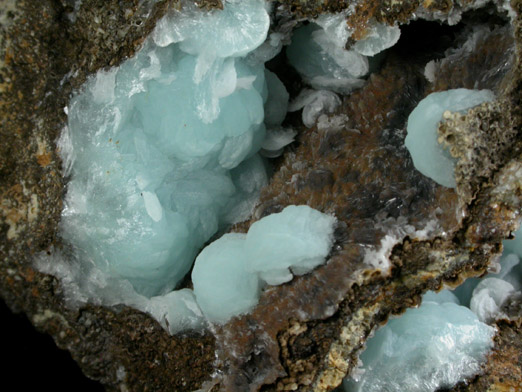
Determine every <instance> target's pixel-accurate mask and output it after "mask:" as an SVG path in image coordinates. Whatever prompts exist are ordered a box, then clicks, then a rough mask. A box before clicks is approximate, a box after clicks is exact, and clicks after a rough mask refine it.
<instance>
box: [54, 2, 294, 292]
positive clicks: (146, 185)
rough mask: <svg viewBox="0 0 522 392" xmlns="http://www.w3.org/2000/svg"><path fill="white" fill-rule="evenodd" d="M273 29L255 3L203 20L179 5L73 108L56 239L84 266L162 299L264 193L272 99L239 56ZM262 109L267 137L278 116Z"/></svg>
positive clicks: (257, 71) (257, 66)
mask: <svg viewBox="0 0 522 392" xmlns="http://www.w3.org/2000/svg"><path fill="white" fill-rule="evenodd" d="M269 24H270V20H269V16H268V13H267V10H266V5H265V2H264V1H261V0H242V1H229V2H227V3H226V6H225V8H224V10H222V11H221V10H216V11H211V12H202V11H200V10H199V9H197V8H196V7H195V6H193V5H190V4H189V3H188V2H187V3H186V4H185V5H184V7H183V10H182V12H178V13H176V14H174V15H172V16H170V17H166V18H164V19H162V20H161V21H160V22H159V23H158V26H157V28H156V30H155V31H154V33H153V34H152V38H149V39H148V40H147V41H146V43H145V44H144V47H143V49H141V50H140V51H139V52H138V53H137V55H136V56H135V57H133V58H132V59H129V60H127V61H125V62H124V63H123V64H122V65H121V66H120V67H118V68H113V69H110V70H107V71H100V72H98V74H97V75H95V76H94V77H92V78H90V79H89V80H88V81H87V83H86V84H85V85H84V87H83V88H82V90H81V91H80V92H79V93H78V94H76V95H75V96H74V97H73V98H72V100H71V102H70V105H69V107H68V127H67V132H66V133H64V135H63V137H62V149H63V156H64V160H65V161H66V163H67V164H68V165H69V170H70V172H69V173H70V182H69V185H68V192H67V197H66V205H65V209H64V212H63V220H62V234H63V236H64V238H65V239H66V240H68V241H69V242H70V243H71V244H73V245H74V246H75V248H76V249H78V252H80V253H81V257H82V259H83V260H87V262H91V263H93V264H94V265H96V267H97V268H99V269H100V270H101V271H103V272H104V273H108V274H110V275H112V276H117V277H120V278H122V279H127V280H129V281H130V282H131V283H132V285H133V286H134V288H135V289H136V290H137V291H138V292H139V293H141V294H144V295H146V296H153V295H158V294H163V293H166V292H168V291H169V290H171V289H172V288H173V287H175V286H176V284H177V283H178V282H179V281H180V280H181V279H182V278H183V277H184V276H185V274H186V273H187V271H188V270H189V269H190V267H191V264H192V262H193V260H194V257H195V256H196V254H197V252H198V251H199V249H200V248H201V247H202V246H203V244H204V243H205V242H207V241H208V240H209V239H210V238H211V237H212V236H213V235H214V234H215V233H216V232H217V231H218V230H219V229H220V228H223V227H224V226H225V225H227V224H230V223H233V222H237V221H240V220H242V219H245V218H246V217H248V215H249V214H250V212H251V210H252V207H253V204H254V203H255V201H256V197H257V195H258V192H259V189H260V188H261V187H262V186H263V185H265V184H266V182H267V175H266V170H265V167H264V164H263V162H262V160H261V158H260V157H259V155H258V154H257V151H258V150H259V149H260V148H261V145H262V144H263V141H264V139H265V124H264V111H265V104H266V99H267V96H268V88H267V83H266V80H265V69H264V64H262V63H253V62H252V61H249V62H247V61H246V60H245V56H246V55H247V54H248V53H250V52H251V51H253V50H254V49H256V48H257V47H258V46H259V45H261V44H262V43H263V42H264V41H265V39H266V36H267V32H268V27H269ZM269 78H270V79H271V84H272V85H277V81H274V80H273V79H274V78H276V76H275V75H272V74H269ZM278 88H279V89H281V86H279V85H278ZM281 94H282V93H279V96H281ZM282 99H283V100H284V99H285V98H284V94H283V97H282ZM283 104H284V102H283ZM269 110H270V113H271V116H270V125H271V126H275V125H276V124H275V123H277V122H278V121H282V117H283V116H282V115H281V114H280V113H276V112H275V108H272V107H269ZM280 147H281V146H280V143H279V144H278V145H277V148H280ZM265 148H266V147H265Z"/></svg>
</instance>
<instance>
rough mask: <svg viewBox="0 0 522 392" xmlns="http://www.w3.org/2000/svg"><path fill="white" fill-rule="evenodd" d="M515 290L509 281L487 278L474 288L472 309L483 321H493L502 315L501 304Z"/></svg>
mask: <svg viewBox="0 0 522 392" xmlns="http://www.w3.org/2000/svg"><path fill="white" fill-rule="evenodd" d="M514 292H515V288H514V287H513V285H512V284H511V283H509V282H506V281H505V280H502V279H498V278H486V279H483V280H481V282H480V283H479V284H478V285H477V287H475V289H474V290H473V295H472V297H471V302H470V305H469V306H470V309H471V310H472V312H473V313H475V314H476V315H477V316H478V318H479V319H480V320H481V321H484V322H491V321H493V320H495V319H496V318H498V317H500V316H502V311H501V309H500V308H501V306H502V304H503V303H504V301H505V300H506V299H507V298H508V297H509V296H511V295H512V294H513V293H514Z"/></svg>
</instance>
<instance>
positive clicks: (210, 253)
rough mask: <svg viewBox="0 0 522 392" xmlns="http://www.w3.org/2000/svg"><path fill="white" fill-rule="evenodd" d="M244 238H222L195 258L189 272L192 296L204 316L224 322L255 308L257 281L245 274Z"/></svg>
mask: <svg viewBox="0 0 522 392" xmlns="http://www.w3.org/2000/svg"><path fill="white" fill-rule="evenodd" d="M244 237H245V235H244V234H225V235H224V236H222V237H221V238H220V239H219V240H217V241H214V242H213V243H211V244H210V245H208V246H207V247H205V249H203V251H202V252H201V253H200V254H199V255H198V258H197V259H196V263H195V264H194V269H193V270H192V282H193V283H194V293H195V295H196V298H197V301H198V304H199V306H200V307H201V309H202V310H203V312H204V314H205V316H206V317H207V318H208V319H209V320H212V321H215V322H225V321H226V320H228V319H229V318H230V317H231V316H235V315H237V314H241V313H245V312H248V311H249V310H250V309H251V308H253V307H254V306H255V305H256V304H257V300H258V297H259V292H260V286H261V285H260V281H259V279H258V277H257V276H256V275H255V274H252V273H250V272H249V271H247V260H248V259H247V258H246V257H247V255H246V252H245V249H244V248H245V238H244Z"/></svg>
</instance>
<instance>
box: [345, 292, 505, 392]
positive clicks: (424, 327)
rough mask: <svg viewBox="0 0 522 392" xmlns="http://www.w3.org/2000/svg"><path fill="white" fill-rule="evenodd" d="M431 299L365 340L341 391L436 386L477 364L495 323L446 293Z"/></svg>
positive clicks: (412, 391)
mask: <svg viewBox="0 0 522 392" xmlns="http://www.w3.org/2000/svg"><path fill="white" fill-rule="evenodd" d="M432 298H433V297H432ZM432 298H430V299H432ZM430 299H428V300H425V301H424V302H423V304H422V305H421V306H420V307H419V308H417V309H408V310H407V311H406V313H405V314H404V315H402V316H401V317H399V318H397V319H394V320H391V321H389V322H388V324H387V325H386V326H385V327H384V328H382V329H380V330H378V331H377V332H376V333H375V336H374V337H373V338H371V339H369V340H368V342H367V347H366V350H365V351H364V352H363V354H362V355H361V357H360V359H361V361H362V366H361V368H360V369H358V371H357V373H358V375H357V376H355V377H356V378H357V380H354V379H347V380H346V381H345V384H344V389H345V391H347V392H352V391H365V392H378V391H388V392H393V391H397V392H399V391H406V392H428V391H435V390H437V389H438V388H442V387H451V386H453V385H454V384H455V383H457V382H458V381H459V380H461V379H463V378H464V377H469V376H472V375H474V374H476V373H477V372H478V371H479V370H480V365H481V363H482V362H484V360H485V354H486V353H487V351H488V350H489V349H490V348H491V347H492V345H493V341H492V338H493V335H494V333H495V329H494V328H492V327H490V326H488V325H486V324H484V323H482V322H481V321H479V319H478V318H477V316H476V315H475V314H474V313H473V312H472V311H470V310H469V309H468V308H466V307H464V306H459V305H457V304H455V303H454V299H452V298H451V297H450V299H449V301H448V299H447V298H442V299H436V302H435V301H433V300H430ZM446 301H447V302H446Z"/></svg>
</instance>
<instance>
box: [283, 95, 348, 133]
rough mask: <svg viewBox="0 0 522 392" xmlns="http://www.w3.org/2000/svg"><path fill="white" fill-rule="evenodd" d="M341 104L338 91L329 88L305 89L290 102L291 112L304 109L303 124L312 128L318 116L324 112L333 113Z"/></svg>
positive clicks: (289, 108) (289, 109)
mask: <svg viewBox="0 0 522 392" xmlns="http://www.w3.org/2000/svg"><path fill="white" fill-rule="evenodd" d="M340 104H341V99H340V98H339V97H338V96H337V94H336V93H334V92H332V91H328V90H317V91H316V90H310V89H303V90H302V91H301V92H300V93H299V95H298V96H297V97H296V98H295V99H294V100H293V101H292V102H290V105H289V106H288V111H289V112H295V111H297V110H300V109H303V113H302V119H303V124H304V125H305V126H306V127H308V128H311V127H313V126H314V125H315V122H316V121H317V118H318V117H319V116H320V115H321V114H323V113H332V112H333V111H334V110H335V109H337V107H338V106H339V105H340Z"/></svg>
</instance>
